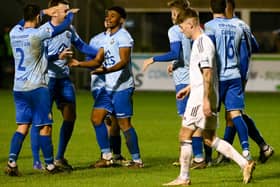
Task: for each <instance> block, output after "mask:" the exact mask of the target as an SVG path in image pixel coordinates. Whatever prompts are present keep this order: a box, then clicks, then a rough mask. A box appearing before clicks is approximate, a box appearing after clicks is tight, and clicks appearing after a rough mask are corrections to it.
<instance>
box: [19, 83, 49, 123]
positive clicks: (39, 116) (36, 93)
mask: <svg viewBox="0 0 280 187" xmlns="http://www.w3.org/2000/svg"><path fill="white" fill-rule="evenodd" d="M49 101H50V95H49V90H48V88H44V87H42V88H37V89H35V90H32V91H27V92H18V91H14V102H15V107H16V123H17V124H19V123H24V124H33V125H35V126H44V125H50V124H52V123H53V120H52V115H51V105H50V102H49Z"/></svg>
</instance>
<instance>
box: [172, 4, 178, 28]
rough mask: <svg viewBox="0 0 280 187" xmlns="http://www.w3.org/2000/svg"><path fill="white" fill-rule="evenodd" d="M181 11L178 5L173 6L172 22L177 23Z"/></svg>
mask: <svg viewBox="0 0 280 187" xmlns="http://www.w3.org/2000/svg"><path fill="white" fill-rule="evenodd" d="M179 13H180V9H179V8H176V7H172V8H171V20H172V23H173V24H175V22H176V19H177V17H178V14H179Z"/></svg>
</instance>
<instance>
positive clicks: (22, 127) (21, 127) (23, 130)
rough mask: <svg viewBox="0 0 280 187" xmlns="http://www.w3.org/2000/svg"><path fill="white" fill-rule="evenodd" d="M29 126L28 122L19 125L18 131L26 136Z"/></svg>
mask: <svg viewBox="0 0 280 187" xmlns="http://www.w3.org/2000/svg"><path fill="white" fill-rule="evenodd" d="M29 127H30V125H27V124H22V125H18V127H17V130H16V131H17V132H19V133H21V134H23V135H25V136H26V135H27V134H28V131H29Z"/></svg>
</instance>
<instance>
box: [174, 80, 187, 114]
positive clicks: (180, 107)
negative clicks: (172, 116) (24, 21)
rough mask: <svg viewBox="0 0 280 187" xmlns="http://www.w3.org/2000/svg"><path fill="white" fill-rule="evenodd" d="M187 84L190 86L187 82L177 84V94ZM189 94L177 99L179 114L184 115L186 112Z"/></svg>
mask: <svg viewBox="0 0 280 187" xmlns="http://www.w3.org/2000/svg"><path fill="white" fill-rule="evenodd" d="M186 86H188V85H187V84H178V85H176V87H175V89H176V94H177V93H178V92H179V91H180V90H181V89H183V88H185V87H186ZM188 99H189V96H186V97H185V98H184V99H181V100H179V99H176V106H177V113H178V115H179V116H183V115H184V113H185V109H186V106H187V102H188Z"/></svg>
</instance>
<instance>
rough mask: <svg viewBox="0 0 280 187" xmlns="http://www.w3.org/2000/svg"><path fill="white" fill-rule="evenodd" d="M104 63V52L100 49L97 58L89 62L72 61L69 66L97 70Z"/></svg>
mask: <svg viewBox="0 0 280 187" xmlns="http://www.w3.org/2000/svg"><path fill="white" fill-rule="evenodd" d="M103 61H104V50H103V48H100V49H99V51H98V53H97V55H96V57H95V58H94V59H92V60H89V61H78V60H76V59H71V60H70V62H69V63H68V65H69V66H70V67H87V68H97V67H99V66H101V65H102V63H103Z"/></svg>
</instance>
